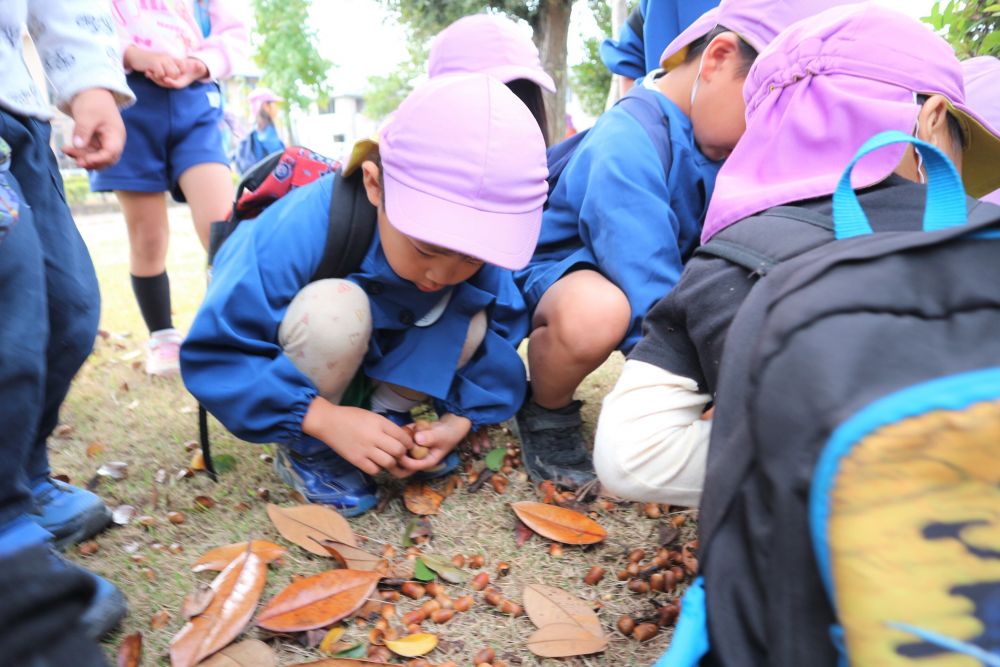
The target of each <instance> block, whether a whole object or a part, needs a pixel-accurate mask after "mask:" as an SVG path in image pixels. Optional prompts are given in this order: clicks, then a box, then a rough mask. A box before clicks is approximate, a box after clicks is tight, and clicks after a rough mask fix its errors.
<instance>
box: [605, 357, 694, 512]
mask: <svg viewBox="0 0 1000 667" xmlns="http://www.w3.org/2000/svg"><path fill="white" fill-rule="evenodd" d="M709 400H710V399H709V396H708V394H705V393H700V392H699V391H698V383H697V382H695V381H694V380H692V379H690V378H685V377H681V376H679V375H675V374H673V373H670V372H669V371H666V370H664V369H662V368H659V367H657V366H654V365H652V364H648V363H645V362H642V361H636V360H634V359H630V360H628V361H626V362H625V366H624V367H623V368H622V373H621V376H620V377H619V378H618V382H617V383H616V384H615V388H614V389H613V390H612V391H611V393H609V394H608V395H607V396H606V397H605V398H604V403H603V405H602V408H601V415H600V418H599V419H598V422H597V432H596V433H595V435H594V468H595V469H596V470H597V475H598V477H600V479H601V484H603V485H604V487H605V488H607V489H608V490H610V491H611V492H612V493H614V494H615V495H618V496H620V497H622V498H625V499H627V500H638V501H643V502H656V503H670V504H673V505H683V506H685V507H697V506H698V504H699V502H700V501H701V491H702V487H703V486H704V480H705V462H706V460H707V457H708V441H709V436H710V434H711V421H709V420H707V419H705V418H704V417H705V406H706V405H708V402H709Z"/></svg>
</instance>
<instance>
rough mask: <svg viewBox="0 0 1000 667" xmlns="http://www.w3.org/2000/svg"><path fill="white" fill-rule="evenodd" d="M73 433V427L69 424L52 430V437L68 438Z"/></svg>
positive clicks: (60, 425)
mask: <svg viewBox="0 0 1000 667" xmlns="http://www.w3.org/2000/svg"><path fill="white" fill-rule="evenodd" d="M72 432H73V427H72V426H70V425H69V424H59V426H56V427H55V428H54V429H52V435H53V436H54V437H56V438H65V437H68V436H69V435H70V434H71V433H72Z"/></svg>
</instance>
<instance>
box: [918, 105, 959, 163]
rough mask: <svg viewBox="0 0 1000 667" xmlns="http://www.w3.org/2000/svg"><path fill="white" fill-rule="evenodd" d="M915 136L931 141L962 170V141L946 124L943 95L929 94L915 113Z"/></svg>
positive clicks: (946, 115)
mask: <svg viewBox="0 0 1000 667" xmlns="http://www.w3.org/2000/svg"><path fill="white" fill-rule="evenodd" d="M917 127H918V128H919V130H918V132H917V138H918V139H923V140H924V141H926V142H929V143H932V144H934V145H935V146H937V147H938V148H940V149H941V150H942V151H944V152H945V154H946V155H947V156H948V158H949V159H951V161H952V163H954V165H955V167H956V169H958V172H959V173H961V172H962V150H963V146H962V143H961V142H959V141H956V140H955V138H954V137H953V136H952V133H951V127H950V126H949V124H948V100H947V98H945V97H944V95H931V96H930V97H929V98H927V101H926V102H924V103H923V105H921V107H920V113H919V114H918V115H917Z"/></svg>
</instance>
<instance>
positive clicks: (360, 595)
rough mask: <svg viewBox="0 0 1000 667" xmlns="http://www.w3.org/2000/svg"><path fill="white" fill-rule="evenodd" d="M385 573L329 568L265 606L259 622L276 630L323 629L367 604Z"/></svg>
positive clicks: (258, 623) (294, 583)
mask: <svg viewBox="0 0 1000 667" xmlns="http://www.w3.org/2000/svg"><path fill="white" fill-rule="evenodd" d="M381 578H382V576H381V575H380V574H376V573H374V572H361V571H358V570H328V571H326V572H321V573H320V574H317V575H314V576H311V577H305V578H303V579H299V580H298V581H294V582H292V583H291V584H289V585H288V587H286V588H285V589H284V590H283V591H281V592H280V593H278V594H277V595H275V596H274V597H273V598H271V600H270V601H269V602H268V603H267V604H265V605H264V607H263V609H261V610H260V614H258V616H257V625H259V626H260V627H262V628H264V629H265V630H271V631H272V632H302V631H304V630H311V629H314V628H322V627H325V626H327V625H331V624H333V623H336V622H337V621H339V620H341V619H342V618H345V617H347V616H349V615H350V614H351V613H353V612H354V610H356V609H357V608H358V607H360V606H361V605H362V604H364V602H365V600H367V599H368V598H369V597H370V596H371V594H372V591H374V590H375V585H376V584H378V581H379V579H381Z"/></svg>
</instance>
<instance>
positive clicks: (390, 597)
mask: <svg viewBox="0 0 1000 667" xmlns="http://www.w3.org/2000/svg"><path fill="white" fill-rule="evenodd" d="M378 595H379V597H380V598H382V599H383V600H385V601H386V602H399V591H379V592H378Z"/></svg>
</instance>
